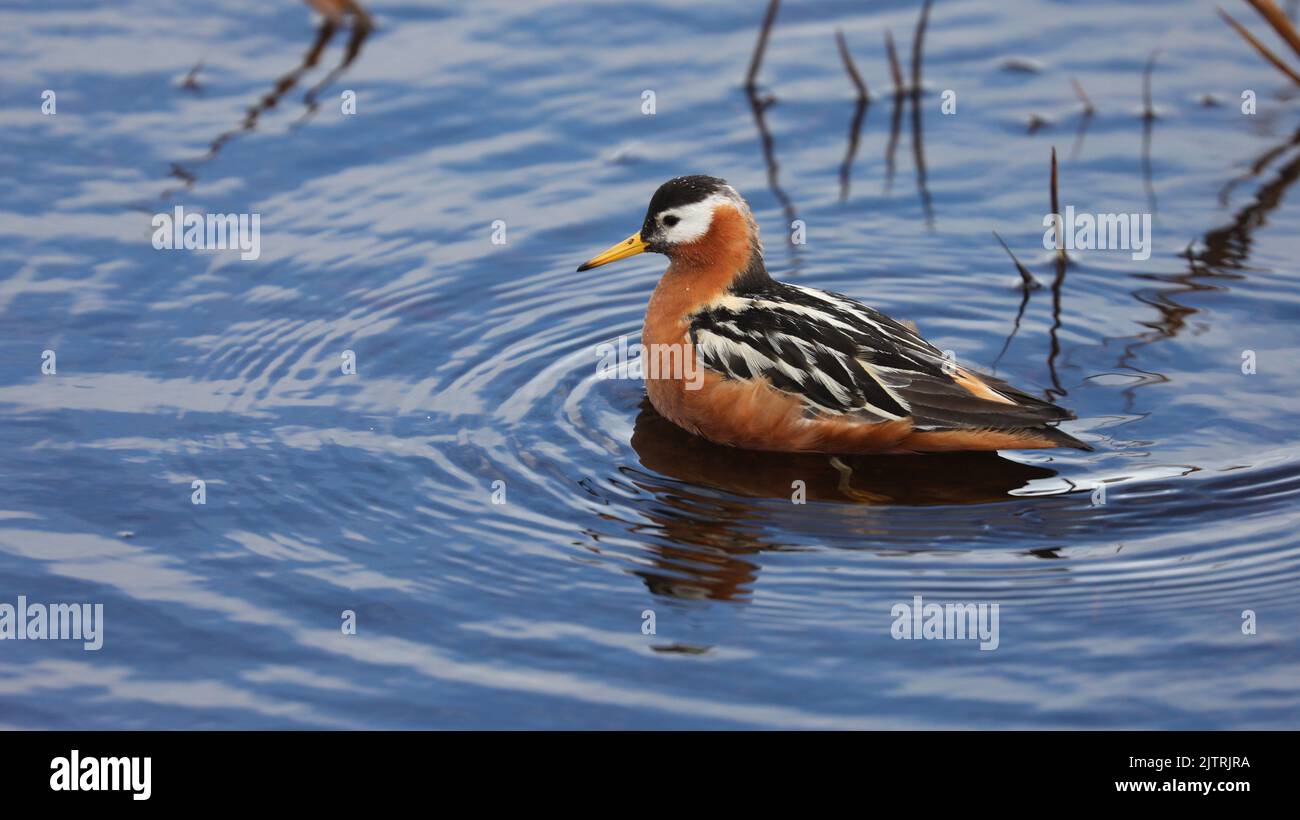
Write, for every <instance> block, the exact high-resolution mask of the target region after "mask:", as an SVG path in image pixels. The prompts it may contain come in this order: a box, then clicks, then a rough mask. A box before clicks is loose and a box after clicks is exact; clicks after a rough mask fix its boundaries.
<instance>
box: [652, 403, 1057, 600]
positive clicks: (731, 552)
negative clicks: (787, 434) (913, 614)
mask: <svg viewBox="0 0 1300 820" xmlns="http://www.w3.org/2000/svg"><path fill="white" fill-rule="evenodd" d="M632 448H633V449H634V450H636V453H637V456H638V457H639V459H640V461H641V465H642V467H644V468H645V470H646V471H649V472H645V471H640V470H637V471H634V474H633V475H632V476H631V479H632V480H633V481H634V483H635V484H636V485H637V486H638V487H639V488H640V489H642V490H643V491H645V492H647V493H650V494H652V495H653V496H654V502H655V503H653V504H648V505H646V506H645V508H644V509H643V512H644V513H645V515H646V516H647V517H648V518H650V519H651V522H652V523H651V524H650V525H649V526H646V525H644V524H641V525H637V526H636V527H635V528H634V529H635V530H636V531H637V532H638V534H641V535H644V534H647V532H652V533H653V534H654V535H655V536H657V537H655V538H653V539H651V540H650V541H649V545H650V547H651V549H653V551H654V553H655V555H654V556H653V563H654V567H655V568H654V569H646V568H644V567H643V568H640V569H637V570H635V573H636V574H637V575H639V576H640V577H641V578H642V579H643V580H644V581H645V583H646V585H647V586H648V587H649V588H650V591H651V592H654V593H656V594H660V595H667V596H671V597H677V598H711V599H720V600H726V599H731V598H735V597H738V596H744V595H747V594H748V593H749V591H750V590H749V587H751V586H752V585H753V583H754V581H755V580H757V577H758V573H759V569H760V564H759V563H758V556H759V555H760V554H761V553H763V552H764V551H769V550H779V549H784V548H786V547H785V546H784V545H781V544H777V543H774V542H772V541H770V540H768V539H767V537H766V536H765V534H764V531H765V530H766V527H765V518H767V516H768V515H769V514H770V509H771V505H770V504H768V505H764V504H759V503H754V501H752V500H750V499H769V500H778V501H783V502H786V503H791V502H792V500H793V498H794V495H795V492H796V488H799V487H801V488H802V491H803V493H804V494H805V496H804V497H805V498H806V500H807V501H808V502H819V501H820V502H836V503H840V504H846V505H859V506H860V507H862V508H863V509H861V511H860V512H861V514H862V516H863V517H862V521H861V522H860V523H861V524H862V525H863V528H865V525H866V524H867V523H868V518H867V516H868V514H869V512H868V508H870V507H871V506H878V505H951V504H982V503H989V502H995V501H1002V500H1006V499H1007V498H1008V496H1009V493H1010V492H1011V491H1012V490H1016V489H1019V488H1021V487H1023V486H1025V485H1026V484H1027V483H1028V482H1030V481H1032V480H1035V479H1043V478H1049V477H1051V476H1054V475H1056V471H1054V470H1051V469H1048V468H1045V467H1041V466H1034V465H1028V464H1020V463H1018V462H1015V461H1009V460H1007V459H1004V458H1001V457H999V456H998V455H997V454H996V453H951V454H931V455H923V456H922V455H917V456H900V455H891V456H841V457H839V458H838V459H835V460H833V459H832V458H831V457H829V456H825V455H818V454H812V453H762V452H755V451H751V450H738V449H735V448H732V447H723V446H721V445H718V444H713V443H711V442H709V441H706V440H704V439H702V438H699V437H698V436H693V435H691V434H690V433H687V432H686V431H685V430H683V429H681V428H680V427H678V426H677V425H675V424H673V423H672V422H670V421H668V420H667V419H665V418H663V417H662V416H660V415H659V414H658V413H657V412H655V410H654V408H652V407H650V405H649V403H648V402H644V403H643V405H642V409H641V413H640V415H639V416H637V419H636V426H635V429H634V431H633V433H632ZM797 482H803V483H802V485H800V484H798V483H797ZM716 490H722V491H724V492H726V493H730V494H732V495H735V496H746V497H748V498H727V497H726V496H719V495H718V494H717V493H716V492H715V491H716ZM765 508H766V509H768V510H769V512H768V513H765V512H764V510H765ZM796 509H800V510H808V511H809V513H810V515H811V516H812V518H810V521H822V519H824V518H825V515H824V513H818V512H815V511H814V510H816V508H814V507H798V508H796ZM823 510H824V508H823ZM852 521H853V518H852V517H851V516H844V515H838V516H836V517H834V519H833V522H835V523H836V526H837V527H839V525H845V526H850V527H851V526H852V523H851V522H852ZM839 534H841V535H842V533H839Z"/></svg>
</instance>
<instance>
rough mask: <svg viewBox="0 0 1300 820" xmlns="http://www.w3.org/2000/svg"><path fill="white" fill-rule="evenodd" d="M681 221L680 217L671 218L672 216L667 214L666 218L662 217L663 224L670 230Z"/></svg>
mask: <svg viewBox="0 0 1300 820" xmlns="http://www.w3.org/2000/svg"><path fill="white" fill-rule="evenodd" d="M681 221H682V219H681V217H679V216H673V215H672V214H669V215H668V216H665V217H664V224H665V225H667V226H668V227H669V228H671V227H672V226H674V225H676V224H677V223H678V222H681Z"/></svg>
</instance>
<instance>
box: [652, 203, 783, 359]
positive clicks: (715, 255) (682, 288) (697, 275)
mask: <svg viewBox="0 0 1300 820" xmlns="http://www.w3.org/2000/svg"><path fill="white" fill-rule="evenodd" d="M752 230H753V229H752V228H751V226H750V222H749V220H748V219H746V217H745V215H744V214H742V213H741V212H740V211H739V210H737V209H736V208H735V207H734V206H731V205H719V206H718V207H717V208H716V209H715V210H714V212H713V220H712V222H710V224H709V230H708V232H707V233H705V234H704V236H702V237H700V238H699V239H697V240H695V241H694V242H691V243H689V244H684V245H679V246H677V247H675V248H674V249H673V253H672V262H671V263H670V264H669V265H668V270H667V271H665V272H664V275H663V278H662V279H660V280H659V285H658V287H656V288H655V292H654V295H653V296H651V297H650V304H649V305H648V306H647V309H646V322H645V331H644V333H643V336H644V338H643V341H644V342H645V343H647V344H654V343H671V342H676V341H679V340H680V339H681V337H682V334H684V333H685V332H686V327H687V322H686V317H687V316H689V315H690V314H692V313H694V312H695V311H697V310H699V309H700V308H701V307H702V306H703V305H705V304H707V303H708V302H712V301H713V300H715V299H717V298H718V297H720V296H722V295H723V294H724V293H726V291H727V289H728V288H729V287H731V285H732V283H733V282H735V281H736V279H737V278H738V277H739V276H741V275H742V273H744V272H745V270H746V269H747V268H749V266H750V263H751V255H752V254H756V253H759V251H758V243H757V241H755V238H754V237H753V234H752Z"/></svg>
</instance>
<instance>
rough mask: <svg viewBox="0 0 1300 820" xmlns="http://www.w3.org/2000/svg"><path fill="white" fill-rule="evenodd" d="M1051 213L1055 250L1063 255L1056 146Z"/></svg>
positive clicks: (1062, 226)
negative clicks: (1054, 229)
mask: <svg viewBox="0 0 1300 820" xmlns="http://www.w3.org/2000/svg"><path fill="white" fill-rule="evenodd" d="M1052 213H1053V214H1056V250H1057V253H1062V254H1063V253H1065V233H1064V230H1065V226H1064V224H1063V222H1062V220H1063V219H1064V217H1062V216H1061V203H1060V199H1059V198H1058V197H1057V174H1056V146H1055V145H1053V146H1052Z"/></svg>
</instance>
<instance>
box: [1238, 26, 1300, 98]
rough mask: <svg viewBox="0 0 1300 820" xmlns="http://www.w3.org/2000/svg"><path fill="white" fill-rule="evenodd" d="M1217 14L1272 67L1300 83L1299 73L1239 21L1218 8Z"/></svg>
mask: <svg viewBox="0 0 1300 820" xmlns="http://www.w3.org/2000/svg"><path fill="white" fill-rule="evenodd" d="M1219 16H1220V17H1222V18H1223V21H1224V22H1225V23H1227V24H1228V25H1230V26H1232V27H1233V28H1234V29H1236V31H1237V33H1238V34H1240V35H1241V36H1242V39H1244V40H1245V41H1246V42H1247V43H1250V44H1251V45H1252V46H1254V47H1255V50H1256V51H1258V52H1259V54H1260V56H1261V57H1263V58H1264V59H1265V60H1268V61H1269V62H1270V63H1272V64H1273V67H1274V68H1276V69H1277V70H1278V71H1281V72H1282V73H1283V74H1285V75H1286V76H1288V77H1290V78H1291V82H1293V83H1296V84H1297V85H1300V74H1297V73H1296V72H1295V71H1293V70H1292V69H1291V67H1290V66H1289V65H1287V64H1286V63H1284V62H1282V58H1280V57H1278V56H1277V55H1276V54H1274V53H1273V52H1272V51H1270V50H1269V48H1268V46H1266V45H1264V44H1263V43H1261V42H1260V41H1259V40H1256V39H1255V35H1253V34H1251V33H1250V32H1249V31H1248V30H1247V29H1246V27H1245V26H1243V25H1242V24H1241V23H1238V22H1237V21H1236V20H1234V19H1232V16H1231V15H1229V14H1228V13H1227V12H1226V11H1224V10H1223V9H1219Z"/></svg>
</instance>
